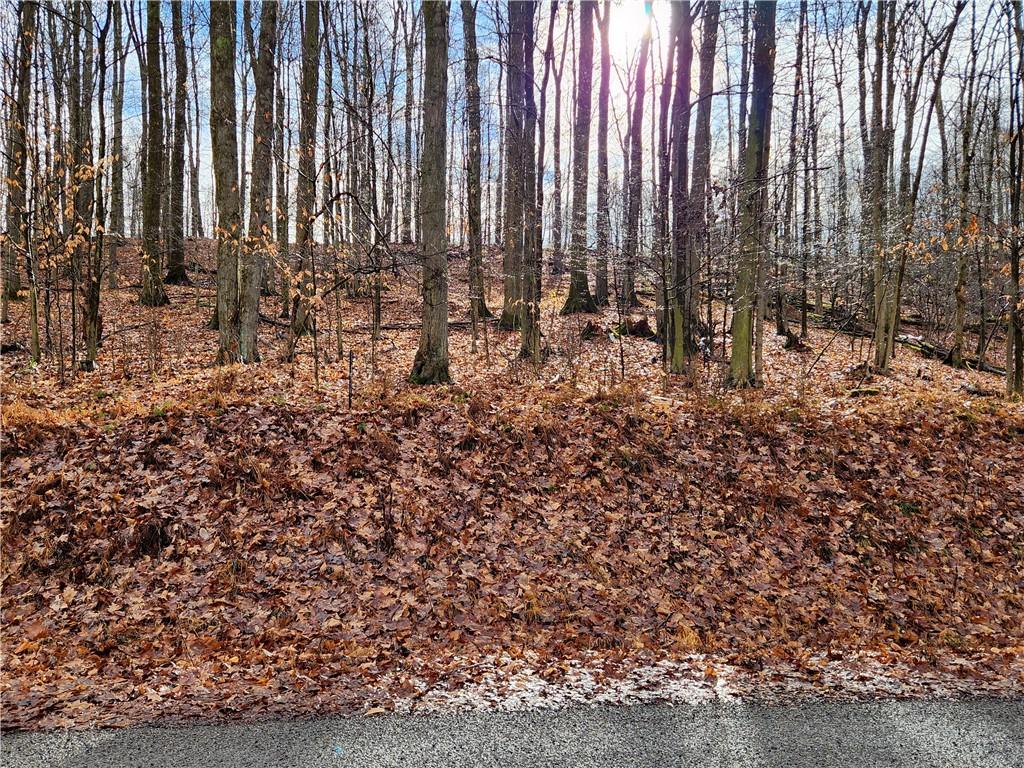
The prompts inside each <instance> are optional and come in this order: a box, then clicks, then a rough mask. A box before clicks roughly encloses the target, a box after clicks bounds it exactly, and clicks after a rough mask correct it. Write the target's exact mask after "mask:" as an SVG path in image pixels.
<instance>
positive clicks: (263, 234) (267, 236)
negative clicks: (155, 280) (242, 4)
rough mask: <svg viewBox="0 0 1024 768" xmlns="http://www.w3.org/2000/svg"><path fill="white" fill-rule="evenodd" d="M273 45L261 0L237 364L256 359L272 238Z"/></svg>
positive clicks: (271, 24) (268, 13)
mask: <svg viewBox="0 0 1024 768" xmlns="http://www.w3.org/2000/svg"><path fill="white" fill-rule="evenodd" d="M276 46H277V0H267V2H264V3H263V5H262V6H261V11H260V37H259V49H258V50H257V52H256V59H255V61H254V63H253V81H254V84H255V86H256V95H255V101H254V115H253V123H252V128H253V131H252V184H251V186H250V187H249V195H250V196H249V236H248V238H247V239H246V242H245V245H244V246H243V248H242V252H241V263H240V265H239V266H240V274H241V278H240V279H241V283H240V285H239V300H240V301H239V310H238V334H239V345H238V350H239V357H240V358H241V361H242V362H243V363H255V362H257V361H258V360H259V359H260V355H259V349H258V346H257V329H258V328H259V322H260V288H261V285H262V282H263V281H262V274H263V270H264V269H265V264H266V263H267V261H268V259H269V254H270V252H271V248H272V244H273V242H274V235H273V230H272V228H271V225H272V224H273V200H272V194H271V193H272V187H271V184H270V166H271V161H272V159H273V158H272V157H271V153H270V142H271V138H272V136H273V132H274V58H275V48H276Z"/></svg>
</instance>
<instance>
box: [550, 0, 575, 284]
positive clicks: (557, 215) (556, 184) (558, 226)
mask: <svg viewBox="0 0 1024 768" xmlns="http://www.w3.org/2000/svg"><path fill="white" fill-rule="evenodd" d="M571 28H572V17H571V16H570V15H567V16H566V20H565V35H563V37H562V55H561V56H560V57H559V62H558V67H557V68H556V69H555V120H554V125H553V126H552V131H551V135H552V138H553V139H554V141H555V146H554V147H553V148H552V153H551V154H552V157H551V162H552V165H553V166H554V177H553V179H552V185H551V198H552V203H553V204H554V210H553V211H552V213H551V274H553V275H560V274H562V273H563V272H565V254H564V253H563V252H562V228H563V226H564V224H563V222H562V73H563V72H564V71H565V54H566V52H567V51H568V50H569V46H568V44H567V43H566V40H565V38H566V36H568V33H569V30H570V29H571Z"/></svg>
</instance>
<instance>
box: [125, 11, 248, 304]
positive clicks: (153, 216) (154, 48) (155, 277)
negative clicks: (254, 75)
mask: <svg viewBox="0 0 1024 768" xmlns="http://www.w3.org/2000/svg"><path fill="white" fill-rule="evenodd" d="M232 61H233V60H232ZM146 91H147V94H146V102H147V103H146V111H147V120H146V129H147V130H146V142H145V143H146V170H145V178H144V180H143V190H142V197H143V202H142V295H141V296H140V300H141V301H142V303H143V304H145V305H147V306H150V307H158V306H160V305H162V304H166V303H167V293H166V292H165V291H164V285H163V283H162V282H161V280H160V198H161V194H160V193H161V190H162V189H163V183H164V173H163V164H164V147H163V142H164V112H163V88H162V84H161V79H160V0H148V2H147V3H146Z"/></svg>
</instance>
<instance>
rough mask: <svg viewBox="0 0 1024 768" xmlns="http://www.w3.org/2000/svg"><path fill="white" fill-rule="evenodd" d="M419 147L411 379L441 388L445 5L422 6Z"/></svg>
mask: <svg viewBox="0 0 1024 768" xmlns="http://www.w3.org/2000/svg"><path fill="white" fill-rule="evenodd" d="M423 23H424V31H425V33H426V57H425V61H424V72H423V146H422V149H421V151H420V178H421V187H420V208H419V211H420V237H421V245H420V254H421V257H422V261H423V325H422V327H421V329H420V344H419V348H418V349H417V350H416V358H415V359H414V360H413V365H412V373H411V374H410V376H409V378H410V379H411V380H412V381H413V382H414V383H417V384H439V383H443V382H447V381H449V380H450V376H449V374H448V237H447V233H446V232H445V229H444V219H445V209H446V204H447V199H446V194H445V172H444V171H445V168H444V162H445V144H446V138H447V137H446V133H447V128H448V120H447V111H448V110H447V106H448V3H446V2H428V3H425V4H424V5H423Z"/></svg>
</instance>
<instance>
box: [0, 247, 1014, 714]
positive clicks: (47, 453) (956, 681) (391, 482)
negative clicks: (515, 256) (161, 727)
mask: <svg viewBox="0 0 1024 768" xmlns="http://www.w3.org/2000/svg"><path fill="white" fill-rule="evenodd" d="M464 273H465V269H464V264H463V263H461V262H458V263H456V265H455V268H454V275H455V278H454V283H455V285H454V286H453V295H452V301H451V312H450V316H451V317H452V318H453V319H454V320H461V319H463V318H465V317H466V315H467V306H468V303H467V300H466V293H465V289H464V288H463V287H461V286H462V285H464V279H463V278H464ZM203 278H204V284H203V286H202V287H201V288H199V289H197V288H194V287H170V288H169V293H170V296H171V304H170V305H169V306H167V307H164V308H160V309H157V310H153V309H148V308H144V307H141V306H139V305H138V304H137V303H136V301H135V296H136V291H135V290H134V289H132V288H130V287H125V288H124V289H122V290H119V291H114V292H109V293H107V294H106V295H105V297H104V303H103V306H104V331H105V334H106V341H105V344H104V346H103V349H102V351H101V354H100V357H99V360H98V367H97V370H96V371H95V372H91V373H77V374H74V375H73V374H72V372H71V371H70V369H69V368H68V367H67V366H65V373H64V377H63V382H62V377H61V374H60V370H59V365H58V363H57V362H56V361H55V360H53V359H47V360H44V363H43V364H42V365H41V366H39V367H37V368H34V367H31V366H30V365H28V361H27V357H26V356H25V354H24V353H15V354H6V355H4V356H3V357H2V385H3V395H2V439H3V457H2V473H3V524H2V534H3V543H2V556H3V562H2V566H0V578H2V592H3V594H2V605H0V608H2V620H3V622H2V623H3V626H2V641H3V677H2V681H0V694H2V698H3V726H4V728H43V727H60V726H71V727H86V726H91V725H126V724H132V723H139V722H148V721H154V720H167V719H193V718H203V719H222V718H260V717H266V716H268V715H272V714H279V715H288V716H295V715H302V714H312V713H326V712H359V711H364V712H379V711H382V710H391V709H395V710H400V711H421V710H422V711H431V710H437V709H446V708H466V707H469V708H473V707H479V706H485V707H486V706H499V707H506V708H507V707H516V706H537V705H540V706H543V705H548V706H551V705H560V704H564V703H568V702H572V701H610V702H614V701H651V700H664V701H690V700H704V699H706V698H716V697H717V698H722V697H730V696H741V697H748V698H764V697H776V698H778V697H782V698H785V697H800V696H828V697H840V698H842V697H853V698H859V697H865V696H868V697H870V696H878V695H887V696H896V697H903V696H916V695H935V694H940V695H953V696H957V695H997V696H1020V695H1022V694H1024V581H1022V579H1021V576H1020V574H1021V573H1022V571H1024V473H1022V472H1021V455H1022V445H1024V406H1022V405H1021V404H1019V403H1009V402H1007V401H1006V400H1005V399H1003V398H1002V397H1001V395H1000V393H1001V391H1002V382H1001V380H1000V379H999V378H998V377H996V376H993V375H991V374H983V373H976V372H972V371H958V370H954V369H952V368H950V367H948V366H944V365H943V364H942V363H941V362H939V361H934V360H926V359H924V358H922V357H920V356H918V355H916V354H915V353H913V352H910V351H908V350H903V351H901V352H900V353H899V354H898V356H897V358H896V360H895V363H894V366H893V371H892V373H891V375H889V376H885V377H880V376H875V377H873V378H872V379H871V380H870V381H869V382H864V381H862V379H861V377H860V376H859V375H857V374H856V373H853V372H852V371H853V369H854V368H855V366H857V364H858V363H860V362H861V361H862V360H863V359H865V358H866V357H867V356H868V350H867V342H866V341H864V340H861V339H856V340H852V341H851V339H850V338H847V337H844V336H840V335H837V334H836V333H835V332H832V331H827V330H823V329H812V330H811V333H810V336H809V338H808V340H807V342H806V345H805V347H804V348H803V349H801V350H795V351H794V350H784V349H783V345H782V342H783V340H782V339H779V338H776V337H774V336H768V337H766V339H765V384H766V385H765V387H764V388H763V389H759V390H754V391H744V392H731V391H725V390H723V389H722V388H721V378H722V375H723V373H724V362H723V360H720V359H715V356H712V359H710V360H708V361H707V362H705V363H704V364H702V366H701V368H700V371H699V372H698V373H697V375H696V376H695V377H694V378H693V379H692V380H689V381H685V380H683V379H682V378H680V377H668V376H666V375H665V374H664V373H663V372H662V370H661V366H660V362H659V347H658V345H657V344H656V343H653V342H650V341H647V340H643V339H638V338H624V339H615V338H613V337H610V336H609V334H608V332H607V329H608V328H610V327H612V326H614V325H615V324H616V322H617V321H616V318H615V316H614V312H613V311H612V310H608V311H606V312H605V313H604V314H603V315H601V316H578V317H570V318H560V317H558V316H557V308H558V307H559V306H560V304H561V301H560V299H561V298H562V294H561V291H562V290H564V287H565V284H564V282H563V284H562V285H551V286H549V287H547V289H546V293H545V298H544V332H545V335H546V340H547V342H548V344H549V345H550V347H551V349H552V354H551V356H550V357H549V358H548V359H547V360H546V361H545V362H544V363H543V364H542V365H540V366H534V365H532V364H529V363H524V362H521V361H519V360H518V359H517V351H518V345H519V338H518V334H517V333H507V332H502V331H499V330H497V329H496V328H495V327H494V326H493V325H491V326H489V328H488V330H487V335H486V342H487V344H486V348H487V349H486V354H485V352H484V338H483V337H481V339H480V340H479V343H478V352H477V353H475V354H474V353H473V352H471V333H470V330H469V328H468V326H463V325H459V326H458V327H455V328H453V330H452V333H451V358H452V375H453V379H454V383H453V384H451V385H448V386H440V387H428V388H423V387H415V386H413V385H410V384H407V383H406V381H405V377H406V375H407V374H408V371H409V370H410V367H411V363H412V357H413V354H414V352H415V347H416V342H417V338H418V331H417V330H416V325H417V320H418V313H419V301H418V296H417V291H416V285H415V281H414V278H413V276H411V275H403V276H402V277H401V279H399V280H397V281H392V285H391V289H390V290H389V291H388V292H387V294H386V298H385V304H384V323H385V324H386V325H385V327H386V328H388V326H391V328H390V329H387V330H385V331H384V334H383V338H382V339H381V340H380V341H378V342H376V343H375V344H372V343H371V341H370V337H369V334H368V333H367V331H366V329H367V327H368V313H369V308H368V301H367V300H362V299H360V300H351V301H350V300H347V299H346V300H345V301H344V302H343V306H342V309H343V316H344V319H345V326H346V329H347V331H346V332H345V333H344V355H345V356H347V354H348V352H349V351H350V350H351V351H352V352H353V358H354V363H353V366H352V377H351V380H350V379H349V367H348V362H347V359H345V357H343V358H342V361H341V362H340V363H339V362H338V355H337V345H336V340H335V337H334V335H333V330H332V329H325V328H321V331H320V335H319V337H318V340H317V343H318V347H319V349H320V351H321V355H322V356H323V359H321V361H320V364H319V366H318V367H317V368H318V370H317V371H316V372H314V366H313V363H312V354H311V350H312V339H310V338H307V339H304V340H303V341H302V351H303V354H301V355H300V356H299V357H298V358H297V360H296V362H294V363H283V362H281V361H280V351H281V349H282V348H283V345H284V343H285V333H286V331H285V330H284V329H283V328H282V327H280V326H278V325H273V324H269V323H266V324H262V325H261V329H260V332H261V344H262V345H263V346H262V349H263V354H264V362H262V363H260V364H258V365H253V366H249V367H241V366H231V367H227V368H216V367H213V366H212V364H211V363H212V361H213V358H214V355H215V351H216V344H217V341H216V338H217V336H216V332H215V331H210V330H207V321H208V320H209V316H210V314H211V312H212V299H213V297H212V289H211V286H210V285H209V284H208V283H209V279H210V276H209V275H203ZM332 301H333V300H332V299H328V300H327V302H326V304H327V306H328V307H331V306H332ZM266 302H267V303H266V307H265V309H264V312H265V314H266V315H267V316H268V317H270V316H274V315H276V312H275V309H276V308H277V303H276V300H274V299H267V300H266ZM499 303H500V289H498V288H497V287H495V290H494V293H493V295H492V298H491V307H492V309H494V308H495V307H496V305H497V304H499ZM25 310H26V307H25V304H24V303H15V304H14V305H13V306H12V314H13V317H14V322H13V323H12V324H11V325H10V326H7V327H5V328H4V329H3V333H4V340H5V342H6V341H9V340H21V341H24V340H25ZM69 310H70V308H69V307H68V306H67V302H66V301H65V303H64V304H63V305H62V319H63V323H64V324H65V325H66V323H67V318H68V313H69ZM54 318H56V313H55V312H54ZM55 322H56V320H55ZM321 322H322V324H326V323H327V322H328V321H327V320H326V319H324V320H322V321H321ZM588 322H589V323H592V324H593V327H596V329H597V333H596V334H595V335H594V336H593V338H590V339H588V340H581V331H582V330H583V329H584V328H585V326H586V325H587V323H588ZM53 333H56V329H54V331H53ZM719 350H720V342H719ZM718 357H721V353H720V352H718ZM314 373H316V375H314ZM350 391H351V393H352V395H351V397H352V402H351V407H350V406H349V392H350ZM851 392H852V393H853V394H851Z"/></svg>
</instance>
